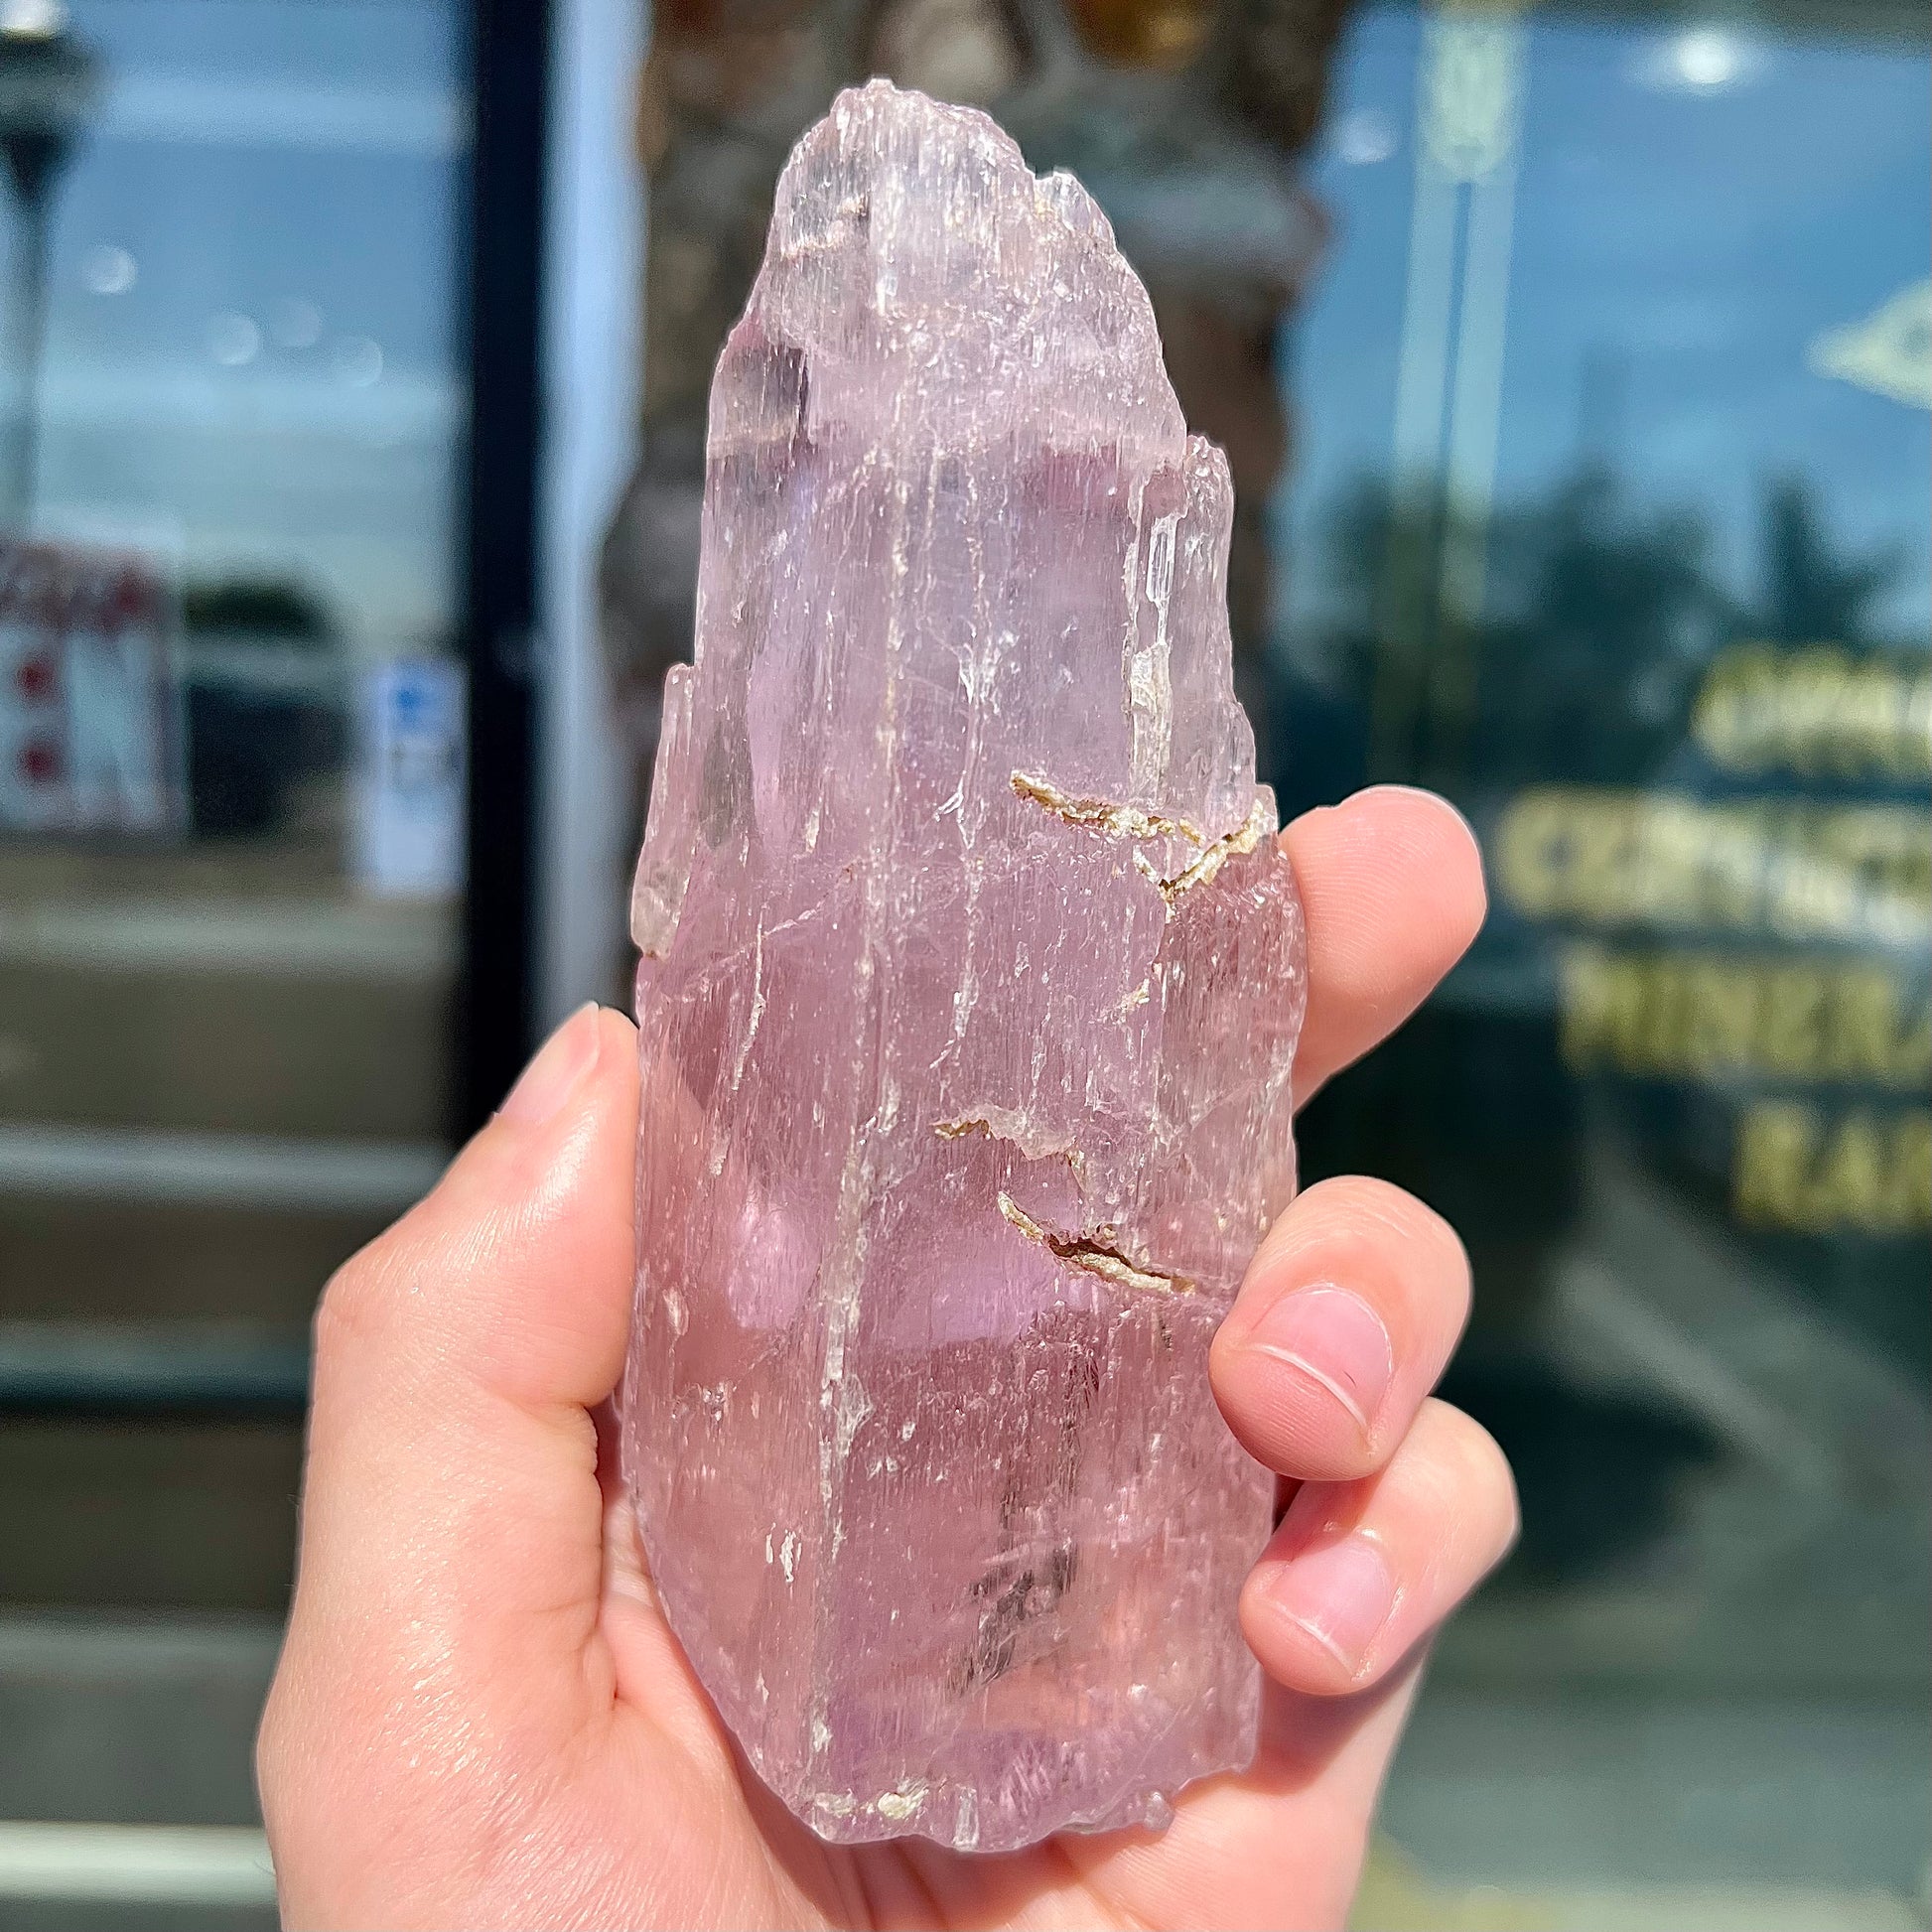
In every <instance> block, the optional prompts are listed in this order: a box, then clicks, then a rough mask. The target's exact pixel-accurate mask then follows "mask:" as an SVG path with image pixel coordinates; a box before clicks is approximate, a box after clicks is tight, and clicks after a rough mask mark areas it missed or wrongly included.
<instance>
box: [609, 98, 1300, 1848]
mask: <svg viewBox="0 0 1932 1932" xmlns="http://www.w3.org/2000/svg"><path fill="white" fill-rule="evenodd" d="M710 437H711V440H710V452H709V463H708V471H707V477H706V487H705V510H704V550H703V559H704V561H703V568H702V573H701V583H700V591H699V612H698V621H697V653H696V662H695V664H693V665H692V666H691V667H690V668H689V669H685V668H682V667H680V668H679V669H677V670H674V671H672V673H671V675H670V678H669V681H668V683H667V686H666V690H665V698H664V726H663V737H662V742H661V746H660V750H659V753H658V761H657V774H656V783H655V789H654V791H653V794H652V800H651V812H650V822H649V826H648V829H647V831H646V834H645V838H644V849H643V854H642V857H641V859H640V861H639V864H638V870H637V884H636V892H635V897H634V902H633V930H634V933H635V937H636V940H637V944H638V946H639V947H640V949H641V950H642V953H643V960H642V964H641V965H640V967H639V969H638V976H637V1015H638V1026H639V1030H640V1039H639V1048H640V1052H641V1055H642V1065H643V1115H642V1125H641V1138H640V1147H639V1159H638V1174H639V1201H640V1205H639V1223H638V1271H637V1304H636V1321H635V1327H634V1331H633V1332H634V1339H633V1342H632V1347H631V1354H630V1361H629V1366H628V1369H627V1372H626V1377H625V1389H624V1395H623V1414H624V1429H623V1442H624V1458H625V1469H626V1473H627V1478H628V1480H629V1482H630V1484H631V1486H632V1491H633V1493H634V1496H635V1499H636V1506H637V1511H638V1516H639V1520H640V1522H641V1525H642V1530H643V1537H644V1543H645V1547H646V1549H647V1552H648V1555H649V1559H650V1563H651V1566H652V1570H653V1572H654V1574H655V1578H656V1582H657V1587H658V1589H659V1591H660V1593H661V1596H662V1600H663V1604H664V1608H665V1612H666V1614H667V1615H668V1616H669V1618H670V1621H671V1624H672V1627H673V1628H674V1629H675V1630H676V1632H677V1634H678V1636H679V1637H680V1638H681V1640H682V1641H683V1643H684V1646H685V1648H686V1650H687V1651H688V1652H689V1654H690V1657H691V1661H692V1663H693V1665H694V1666H695V1667H696V1669H697V1672H698V1674H699V1676H700V1677H701V1678H702V1680H703V1682H704V1684H705V1686H706V1687H707V1689H708V1690H709V1692H710V1694H711V1696H712V1697H713V1698H714V1699H715V1700H716V1703H717V1706H718V1709H719V1711H720V1712H721V1714H722V1715H723V1717H724V1719H725V1721H726V1722H727V1723H728V1724H729V1725H730V1726H731V1728H732V1730H733V1731H734V1732H735V1733H736V1735H737V1736H738V1738H739V1740H740V1742H741V1743H742V1745H743V1747H744V1749H745V1752H746V1754H747V1756H748V1757H749V1758H750V1760H751V1762H752V1764H753V1765H754V1767H755V1768H756V1769H757V1771H758V1773H759V1776H760V1777H761V1778H763V1779H764V1781H765V1782H766V1783H767V1784H768V1785H769V1786H770V1787H771V1788H772V1789H773V1790H774V1791H775V1792H777V1793H778V1795H779V1796H780V1797H781V1798H782V1799H783V1800H784V1802H785V1803H786V1804H787V1805H789V1806H790V1807H791V1809H792V1810H793V1811H794V1812H796V1813H797V1815H798V1816H799V1817H800V1818H802V1819H804V1820H805V1821H806V1822H807V1823H808V1824H809V1825H811V1826H812V1827H813V1828H814V1829H815V1830H816V1831H818V1832H819V1833H820V1834H821V1835H822V1836H824V1837H825V1838H828V1839H833V1840H839V1841H858V1840H867V1839H883V1838H894V1837H899V1836H903V1835H906V1834H912V1833H916V1834H921V1835H923V1836H925V1837H928V1838H932V1839H936V1840H938V1841H939V1842H941V1843H942V1844H947V1845H951V1846H956V1847H959V1848H961V1849H972V1848H978V1849H981V1850H985V1851H997V1850H1007V1849H1010V1848H1013V1847H1017V1846H1021V1845H1025V1844H1029V1843H1031V1842H1032V1841H1034V1840H1035V1839H1038V1838H1040V1837H1042V1836H1044V1835H1045V1834H1046V1833H1048V1832H1051V1831H1055V1830H1059V1829H1061V1828H1065V1827H1084V1828H1092V1829H1098V1828H1101V1827H1107V1826H1116V1825H1125V1824H1131V1823H1138V1822H1149V1823H1159V1822H1161V1821H1162V1820H1163V1819H1164V1818H1165V1817H1166V1816H1167V1813H1168V1796H1169V1794H1172V1793H1173V1792H1174V1791H1176V1790H1177V1789H1178V1788H1179V1787H1180V1786H1181V1785H1183V1784H1185V1783H1186V1782H1187V1781H1188V1780H1189V1779H1191V1778H1196V1777H1200V1776H1202V1775H1203V1774H1205V1773H1208V1772H1212V1771H1216V1770H1220V1769H1224V1768H1227V1767H1230V1766H1237V1765H1241V1764H1243V1763H1245V1762H1246V1761H1247V1760H1248V1759H1249V1757H1250V1756H1251V1755H1252V1752H1253V1748H1254V1740H1255V1727H1256V1722H1257V1713H1258V1709H1259V1701H1260V1687H1259V1681H1258V1676H1257V1672H1256V1668H1255V1665H1254V1662H1253V1660H1252V1658H1251V1657H1250V1655H1249V1653H1248V1651H1247V1649H1246V1647H1245V1646H1244V1644H1243V1642H1242V1640H1241V1635H1240V1631H1239V1629H1238V1628H1237V1625H1236V1618H1235V1599H1236V1594H1237V1591H1238V1589H1239V1587H1240V1584H1241V1580H1242V1578H1243V1576H1244V1575H1245V1573H1246V1571H1247V1569H1248V1567H1249V1565H1250V1564H1251V1562H1252V1561H1253V1559H1254V1557H1255V1556H1256V1554H1257V1553H1258V1551H1259V1550H1260V1548H1261V1545H1262V1543H1263V1542H1264V1541H1265V1539H1266V1536H1267V1532H1268V1527H1269V1520H1270V1511H1271V1505H1272V1499H1273V1497H1272V1490H1273V1484H1272V1478H1271V1477H1270V1476H1269V1475H1268V1474H1267V1473H1266V1472H1265V1471H1264V1470H1263V1469H1261V1468H1260V1467H1259V1466H1258V1465H1257V1464H1255V1463H1254V1462H1252V1461H1250V1460H1249V1459H1248V1458H1247V1457H1246V1456H1245V1455H1244V1454H1243V1453H1242V1452H1241V1450H1240V1449H1238V1448H1237V1446H1236V1445H1235V1443H1234V1441H1233V1439H1232V1437H1231V1436H1230V1435H1229V1433H1228V1431H1227V1428H1226V1425H1225V1424H1224V1423H1223V1422H1222V1420H1221V1418H1220V1415H1219V1414H1218V1412H1217V1411H1216V1409H1215V1406H1214V1402H1213V1399H1212V1396H1211V1395H1210V1393H1209V1389H1208V1381H1207V1347H1208V1342H1209V1340H1210V1338H1211V1337H1212V1335H1213V1332H1214V1327H1215V1324H1216V1322H1217V1321H1218V1319H1219V1318H1220V1316H1221V1315H1222V1313H1223V1312H1224V1311H1226V1309H1227V1306H1228V1303H1229V1301H1230V1299H1231V1298H1232V1296H1233V1294H1234V1291H1235V1288H1236V1285H1237V1283H1238V1282H1239V1279H1240V1276H1241V1273H1242V1270H1243V1268H1244V1266H1245V1264H1246V1262H1247V1260H1248V1258H1249V1256H1250V1254H1251V1253H1252V1251H1253V1248H1254V1245H1255V1242H1256V1240H1257V1238H1258V1237H1259V1236H1260V1235H1261V1233H1262V1231H1263V1230H1264V1229H1265V1228H1266V1227H1267V1226H1268V1224H1269V1222H1270V1221H1271V1220H1272V1219H1273V1217H1274V1216H1275V1215H1276V1214H1278V1213H1279V1212H1280V1211H1281V1209H1282V1207H1283V1206H1284V1205H1285V1204H1286V1203H1287V1201H1288V1199H1289V1196H1290V1195H1291V1193H1292V1192H1293V1190H1294V1159H1295V1157H1294V1143H1293V1139H1292V1135H1291V1129H1290V1102H1289V1076H1290V1070H1291V1063H1292V1060H1293V1057H1294V1050H1295V1041H1296V1035H1297V1034H1298V1032H1299V1029H1300V1026H1301V1019H1302V1009H1303V1005H1304V988H1305V977H1306V975H1305V954H1306V949H1305V945H1304V940H1303V930H1302V919H1301V911H1300V906H1299V902H1298V900H1297V897H1296V893H1295V886H1294V881H1293V878H1292V875H1291V873H1290V869H1289V865H1288V862H1287V860H1286V859H1285V858H1284V857H1283V856H1282V854H1281V852H1280V850H1279V848H1278V847H1277V845H1276V844H1275V841H1274V838H1273V833H1274V831H1275V816H1274V809H1275V808H1274V800H1273V797H1272V795H1271V794H1270V793H1269V792H1268V791H1266V790H1265V789H1262V788H1258V787H1257V786H1256V784H1255V773H1254V742H1253V736H1252V734H1251V732H1250V730H1249V727H1248V722H1247V720H1246V718H1245V717H1244V716H1243V714H1242V712H1241V709H1240V707H1239V705H1238V704H1237V703H1236V702H1235V698H1234V692H1233V685H1232V675H1231V656H1230V645H1229V635H1228V621H1227V604H1226V595H1225V583H1224V573H1225V567H1226V560H1227V549H1228V531H1229V524H1230V517H1231V513H1232V511H1231V504H1232V497H1231V492H1230V486H1229V482H1228V469H1227V464H1226V462H1225V460H1224V459H1223V458H1222V456H1221V453H1220V452H1219V451H1218V450H1217V449H1214V448H1213V447H1212V446H1211V445H1209V444H1207V443H1205V442H1203V441H1201V440H1200V439H1199V438H1191V439H1190V438H1189V437H1188V436H1187V433H1186V429H1185V425H1184V424H1183V422H1182V420H1181V416H1180V412H1179V409H1178V407H1177V405H1176V404H1175V401H1174V397H1173V390H1172V388H1171V387H1170V386H1169V383H1168V380H1167V376H1166V374H1165V372H1164V370H1163V367H1162V360H1161V345H1160V341H1159V338H1158V336H1157V334H1156V330H1155V324H1154V316H1153V312H1152V310H1151V309H1150V307H1149V304H1148V299H1147V295H1146V293H1145V291H1144V290H1143V289H1142V287H1141V284H1140V283H1139V281H1138V280H1137V279H1136V278H1135V276H1134V274H1133V271H1132V270H1131V269H1129V267H1128V266H1127V264H1126V263H1125V262H1124V261H1123V260H1122V259H1121V256H1120V254H1119V253H1118V251H1117V250H1116V249H1115V247H1114V242H1113V236H1112V232H1111V230H1110V229H1109V227H1108V225H1107V222H1106V219H1105V217H1104V216H1103V215H1102V214H1101V213H1100V211H1099V209H1098V208H1097V207H1095V206H1094V204H1093V203H1092V201H1091V200H1090V199H1089V198H1088V196H1087V194H1086V192H1085V191H1084V190H1083V189H1082V188H1081V187H1080V186H1079V185H1078V184H1077V183H1076V182H1075V181H1073V180H1072V179H1071V178H1070V177H1069V176H1067V175H1064V174H1054V175H1048V176H1046V177H1045V178H1044V179H1043V180H1036V179H1035V177H1034V176H1033V175H1032V174H1031V173H1030V172H1029V170H1028V169H1027V167H1026V164H1025V163H1024V162H1023V161H1022V159H1021V157H1020V153H1019V150H1018V149H1017V148H1016V147H1015V146H1014V144H1013V143H1012V142H1011V141H1010V140H1009V139H1008V138H1007V137H1006V136H1005V135H1004V134H1002V133H1001V132H1000V131H999V129H998V128H996V127H995V126H994V125H993V123H992V122H991V121H989V120H988V119H986V117H985V116H984V115H981V114H977V113H972V112H969V111H966V110H962V109H957V108H951V107H942V106H938V105H935V104H934V103H933V102H931V101H929V100H927V99H925V98H924V97H923V96H921V95H919V94H915V93H901V92H898V91H897V90H895V89H894V88H893V87H891V86H889V85H887V84H886V83H884V82H883V81H875V82H873V83H872V84H871V85H870V86H868V87H866V88H864V89H861V90H859V91H855V92H849V93H846V94H844V95H842V96H841V97H840V98H839V100H838V102H837V103H836V105H835V106H834V107H833V109H832V112H831V113H830V115H829V116H828V117H827V118H826V119H825V120H823V121H821V122H820V123H819V124H818V125H817V126H816V127H814V128H813V129H811V130H810V132H808V133H807V134H806V135H805V137H804V139H803V140H802V141H801V142H800V143H799V146H798V149H797V151H796V152H795V153H794V154H793V156H792V158H791V161H790V164H789V165H788V166H787V168H786V170H785V173H784V178H783V180H782V181H781V182H780V183H779V185H778V191H777V203H776V207H775V211H774V213H773V216H772V223H771V234H770V238H769V241H768V243H767V246H766V251H765V257H764V264H763V267H762V269H761V271H760V273H759V280H758V284H757V287H756V288H755V289H754V291H753V294H752V298H751V303H750V306H749V308H748V309H747V312H746V314H745V317H744V319H743V321H741V322H740V323H739V325H738V327H737V329H736V330H735V331H734V332H733V334H732V337H731V340H730V342H729V343H728V344H727V345H726V348H725V352H724V355H723V358H722V359H721V361H720V362H719V365H718V373H717V377H716V380H715V382H714V384H713V387H712V392H711V430H710Z"/></svg>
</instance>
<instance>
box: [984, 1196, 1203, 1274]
mask: <svg viewBox="0 0 1932 1932" xmlns="http://www.w3.org/2000/svg"><path fill="white" fill-rule="evenodd" d="M999 1200H1000V1212H1001V1213H1002V1214H1003V1215H1005V1216H1006V1218H1007V1220H1009V1221H1010V1222H1011V1223H1012V1224H1013V1225H1014V1226H1015V1227H1016V1228H1018V1229H1019V1230H1020V1232H1021V1233H1022V1234H1024V1235H1025V1236H1026V1237H1027V1239H1028V1240H1029V1241H1037V1242H1038V1243H1039V1245H1040V1246H1041V1247H1042V1248H1044V1249H1045V1250H1046V1251H1047V1253H1048V1254H1051V1255H1053V1256H1056V1257H1057V1258H1058V1259H1059V1260H1061V1261H1064V1262H1067V1263H1069V1264H1070V1265H1071V1266H1073V1267H1075V1268H1080V1269H1084V1270H1085V1271H1086V1272H1087V1273H1088V1274H1089V1275H1097V1276H1099V1278H1100V1279H1101V1280H1102V1281H1103V1282H1112V1283H1113V1284H1114V1286H1115V1287H1116V1288H1138V1289H1152V1290H1154V1291H1156V1292H1157V1293H1159V1294H1163V1295H1191V1294H1192V1293H1193V1292H1194V1284H1193V1283H1192V1282H1190V1281H1189V1280H1188V1279H1187V1278H1186V1276H1184V1275H1165V1274H1162V1273H1160V1272H1159V1271H1158V1270H1156V1269H1152V1268H1144V1267H1142V1266H1141V1265H1140V1263H1138V1262H1136V1261H1133V1260H1130V1259H1129V1258H1128V1257H1127V1256H1126V1255H1124V1254H1122V1253H1121V1251H1120V1250H1119V1249H1118V1248H1116V1247H1114V1246H1112V1245H1111V1244H1110V1243H1108V1242H1105V1241H1100V1240H1096V1239H1095V1238H1094V1237H1093V1236H1091V1235H1084V1234H1083V1235H1065V1234H1055V1233H1054V1232H1053V1230H1052V1229H1051V1228H1045V1227H1041V1226H1040V1224H1039V1223H1038V1222H1037V1221H1035V1219H1034V1217H1033V1216H1032V1215H1031V1214H1029V1213H1028V1212H1027V1210H1026V1209H1025V1208H1024V1207H1022V1206H1021V1205H1020V1203H1019V1202H1018V1201H1016V1200H1015V1199H1014V1198H1013V1196H1012V1195H1011V1194H1005V1193H1003V1194H1001V1195H1000V1197H999Z"/></svg>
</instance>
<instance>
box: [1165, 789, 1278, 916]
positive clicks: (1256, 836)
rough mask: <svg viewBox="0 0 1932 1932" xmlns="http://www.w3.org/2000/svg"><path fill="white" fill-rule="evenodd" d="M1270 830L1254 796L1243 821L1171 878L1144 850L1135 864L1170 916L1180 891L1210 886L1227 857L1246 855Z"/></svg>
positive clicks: (1262, 806)
mask: <svg viewBox="0 0 1932 1932" xmlns="http://www.w3.org/2000/svg"><path fill="white" fill-rule="evenodd" d="M1272 829H1273V828H1272V826H1271V825H1270V824H1269V812H1268V807H1267V806H1266V805H1265V804H1264V803H1263V802H1262V801H1261V800H1260V799H1259V798H1257V799H1256V800H1255V802H1254V803H1253V805H1251V806H1250V807H1249V808H1248V818H1247V823H1246V824H1244V825H1239V826H1237V827H1236V828H1235V829H1234V830H1233V831H1232V832H1227V833H1224V834H1223V835H1222V836H1221V837H1220V838H1218V839H1216V840H1215V841H1214V843H1213V844H1212V845H1210V846H1209V847H1208V848H1207V850H1206V851H1205V852H1202V853H1200V854H1199V855H1198V856H1197V857H1196V858H1194V859H1193V861H1192V862H1191V863H1190V864H1188V865H1187V866H1186V867H1184V868H1183V869H1182V870H1181V871H1179V872H1177V873H1175V874H1174V875H1173V878H1171V879H1164V878H1163V877H1162V876H1161V873H1160V871H1159V870H1158V869H1157V868H1156V866H1155V865H1154V863H1153V862H1152V861H1151V860H1150V859H1149V858H1148V856H1147V854H1146V853H1145V852H1137V853H1135V855H1134V863H1135V865H1136V866H1138V867H1139V868H1140V870H1141V872H1142V873H1143V874H1144V875H1145V876H1146V878H1147V879H1148V880H1149V882H1150V883H1151V884H1152V885H1153V886H1154V888H1155V889H1156V891H1158V892H1159V893H1160V895H1161V897H1163V898H1164V899H1166V900H1167V901H1168V912H1169V914H1170V916H1172V914H1173V909H1174V907H1175V906H1176V905H1177V904H1179V902H1180V897H1181V895H1182V894H1183V893H1187V892H1191V891H1192V890H1193V888H1194V887H1196V886H1206V885H1211V884H1212V883H1213V880H1214V877H1215V875H1216V874H1217V873H1219V871H1220V870H1221V868H1222V867H1223V866H1224V865H1226V864H1227V862H1228V861H1229V860H1230V859H1241V858H1245V857H1246V856H1247V855H1248V854H1249V853H1250V852H1252V851H1253V850H1254V849H1255V847H1256V846H1258V845H1259V844H1260V843H1261V841H1262V839H1263V838H1264V837H1266V835H1267V834H1268V833H1269V832H1270V831H1271V830H1272Z"/></svg>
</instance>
